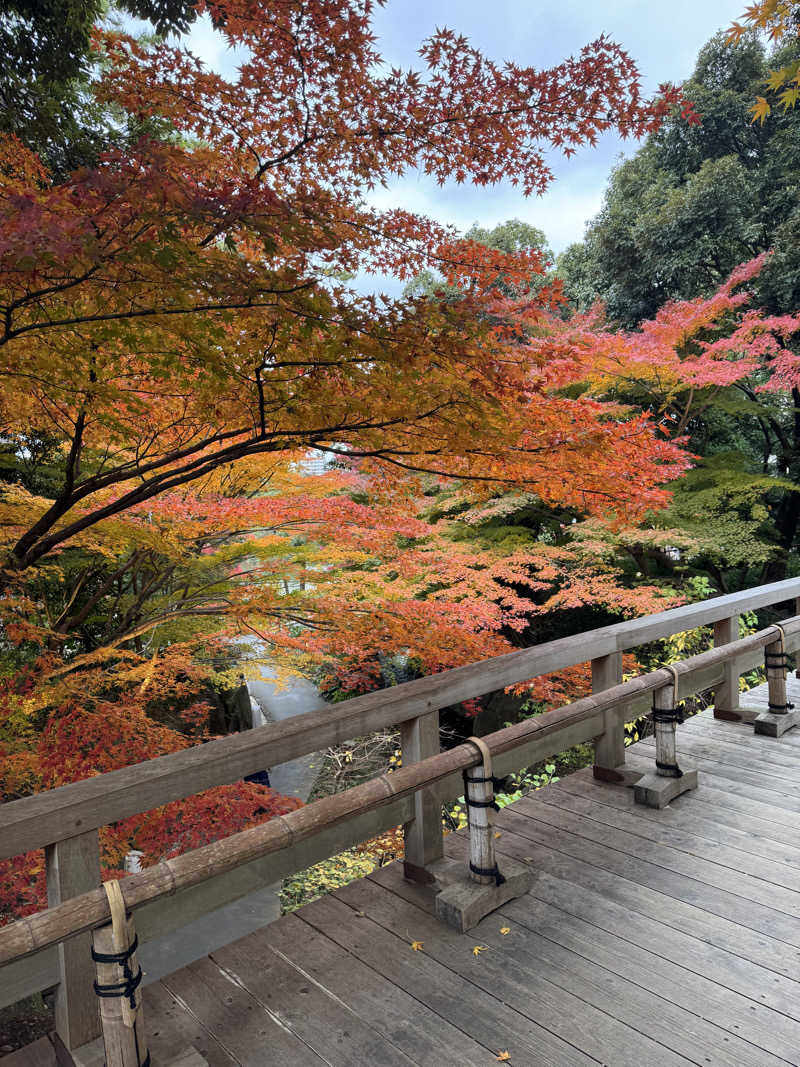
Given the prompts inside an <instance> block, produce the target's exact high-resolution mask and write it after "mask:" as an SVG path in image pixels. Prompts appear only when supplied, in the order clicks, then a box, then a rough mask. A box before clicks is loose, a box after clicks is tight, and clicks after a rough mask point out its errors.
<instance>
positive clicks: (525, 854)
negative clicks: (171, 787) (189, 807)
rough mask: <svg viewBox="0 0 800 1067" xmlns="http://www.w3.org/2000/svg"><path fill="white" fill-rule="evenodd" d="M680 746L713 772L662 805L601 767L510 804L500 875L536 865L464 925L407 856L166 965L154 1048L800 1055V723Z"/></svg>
mask: <svg viewBox="0 0 800 1067" xmlns="http://www.w3.org/2000/svg"><path fill="white" fill-rule="evenodd" d="M798 689H800V683H798ZM745 700H746V698H745ZM678 750H679V758H680V760H681V762H682V763H685V764H686V765H687V766H697V767H698V768H699V769H700V771H701V775H700V784H699V787H698V789H697V790H695V791H693V792H691V793H687V794H685V795H683V796H681V797H679V798H678V799H677V800H676V801H674V802H673V804H672V805H671V806H670V807H668V808H666V809H664V811H655V810H653V809H649V808H641V807H639V806H636V805H634V803H633V796H632V792H631V791H630V790H626V789H622V788H619V787H614V786H607V785H601V784H599V783H597V782H595V781H594V780H593V778H592V777H591V775H590V773H589V772H587V771H583V772H578V773H577V774H575V775H571V776H570V777H569V778H566V779H564V780H563V781H561V782H558V783H555V784H554V785H552V786H548V787H546V788H545V789H544V790H541V791H539V792H538V793H537V794H536V795H535V796H533V797H530V798H526V799H524V800H522V801H520V802H518V803H517V804H515V805H513V806H512V807H511V808H506V809H504V810H503V811H502V812H501V813H500V814H499V815H498V816H497V832H498V834H499V835H500V836H499V837H498V838H497V840H496V844H497V848H498V852H499V863H500V867H501V869H502V861H503V857H504V856H509V857H514V858H517V859H522V860H524V861H526V862H529V863H530V864H531V865H532V866H533V868H534V870H535V871H536V878H535V880H534V884H533V887H532V889H531V891H530V893H529V894H527V895H526V896H525V897H523V898H521V899H519V900H515V901H511V902H509V903H508V904H506V905H505V906H504V907H503V908H502V909H501V910H500V911H499V912H497V913H495V914H493V915H491V916H489V917H487V918H486V919H484V920H483V922H482V923H481V924H480V925H479V926H478V927H476V929H475V930H473V931H471V932H470V933H468V934H465V935H461V934H458V933H456V932H455V931H453V930H451V929H449V928H448V927H445V926H442V925H441V924H440V923H439V922H438V921H437V920H436V919H435V918H434V917H433V915H432V898H431V895H430V892H429V891H427V890H424V889H422V888H420V887H419V886H417V885H414V884H412V883H408V882H405V881H404V879H403V877H402V870H401V868H400V866H399V865H397V864H394V865H391V866H390V867H387V868H384V869H383V870H381V871H378V872H376V873H375V874H374V875H373V876H371V877H370V878H367V879H363V880H361V881H358V882H354V883H351V885H349V886H346V887H345V888H344V889H342V890H339V891H337V892H336V893H334V894H332V895H330V896H328V897H325V898H322V899H321V900H319V901H316V902H315V903H313V904H310V905H307V906H306V907H304V908H302V909H300V911H298V912H296V913H294V914H293V915H288V916H285V917H284V918H282V919H281V920H279V921H278V922H276V923H273V924H272V925H270V926H268V927H265V928H263V929H262V930H259V931H257V932H255V933H254V934H251V935H249V936H248V937H245V938H243V939H241V940H240V941H238V942H235V943H234V944H232V945H228V946H226V947H225V948H222V949H219V950H218V951H216V952H214V953H212V954H211V956H210V957H206V958H204V959H202V960H199V961H197V962H196V963H194V964H191V965H190V966H189V967H185V968H183V969H182V970H180V971H177V972H175V973H174V974H172V975H168V976H167V977H165V978H164V979H163V980H162V981H161V982H159V983H156V984H154V985H153V986H150V987H149V988H148V989H147V991H146V993H145V1010H146V1013H147V1015H146V1017H147V1028H148V1036H149V1043H150V1047H151V1050H152V1052H153V1058H154V1062H156V1063H157V1062H159V1060H161V1061H164V1060H167V1059H168V1058H169V1057H170V1056H172V1057H174V1056H175V1055H177V1054H178V1053H179V1052H180V1051H181V1049H182V1048H185V1047H186V1046H189V1045H193V1046H195V1047H196V1048H197V1049H198V1050H199V1051H200V1052H201V1053H202V1054H203V1055H204V1056H205V1057H206V1059H207V1060H208V1062H209V1064H210V1067H217V1065H230V1064H246V1065H251V1064H252V1065H253V1067H256V1065H257V1067H266V1065H269V1064H273V1063H274V1064H280V1065H281V1067H295V1065H298V1067H299V1065H305V1064H308V1065H310V1067H311V1065H317V1064H321V1063H324V1064H330V1065H342V1067H354V1065H356V1064H359V1065H360V1064H366V1063H372V1064H380V1065H388V1067H393V1065H409V1064H417V1065H420V1067H425V1065H431V1067H432V1065H434V1064H435V1065H437V1067H461V1065H462V1064H463V1065H466V1067H472V1065H476V1067H477V1065H479V1064H487V1065H489V1064H491V1063H495V1062H497V1060H496V1057H497V1055H498V1053H499V1052H501V1051H502V1050H505V1049H508V1051H509V1052H510V1054H511V1060H510V1061H508V1062H510V1063H511V1064H512V1067H515V1065H516V1067H522V1065H525V1067H541V1065H553V1067H566V1065H570V1067H571V1065H573V1064H574V1065H588V1064H608V1065H609V1067H640V1065H642V1064H645V1063H646V1064H648V1067H673V1065H682V1064H696V1065H698V1067H706V1065H712V1067H714V1065H718V1067H772V1065H773V1064H786V1063H791V1064H798V1065H800V838H797V837H796V834H795V833H794V831H796V830H798V829H800V734H799V735H798V737H795V736H793V734H792V733H789V734H787V735H785V737H784V738H781V739H778V740H775V739H771V738H770V739H768V738H760V737H759V738H756V737H754V735H753V734H752V728H746V727H742V726H741V725H737V724H733V723H724V722H715V721H714V720H713V719H711V718H710V717H709V716H708V715H707V714H704V715H702V716H698V717H696V718H695V719H693V720H690V721H689V722H687V723H686V724H684V725H683V726H682V727H681V728H680V734H679V739H678ZM628 757H629V760H630V762H631V764H632V765H633V766H635V767H636V768H637V769H638V768H644V767H652V760H653V749H652V745H651V744H650V743H649V742H647V741H644V742H640V743H638V744H637V745H635V746H633V747H632V748H631V749H629V750H628ZM795 840H797V844H795V843H794V842H795ZM446 850H447V852H448V854H449V855H451V856H458V857H462V858H464V857H465V855H466V842H465V839H464V836H463V834H453V835H451V836H450V837H449V838H448V839H447V841H446ZM503 930H507V931H508V932H507V933H503V932H502V931H503ZM412 941H421V942H423V949H422V950H421V951H419V952H415V951H413V950H412V948H411V942H412ZM475 947H479V948H481V951H480V952H479V953H478V954H477V955H475V954H474V953H473V949H474V948H475ZM97 1062H102V1060H100V1061H97ZM20 1067H29V1065H27V1064H21V1065H20Z"/></svg>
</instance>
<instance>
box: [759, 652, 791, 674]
mask: <svg viewBox="0 0 800 1067" xmlns="http://www.w3.org/2000/svg"><path fill="white" fill-rule="evenodd" d="M786 657H787V653H786V652H769V651H768V650H767V649H766V648H765V649H764V666H765V667H767V668H769V667H783V669H784V670H786V668H787V667H788V666H789V664H788V661H787V658H786Z"/></svg>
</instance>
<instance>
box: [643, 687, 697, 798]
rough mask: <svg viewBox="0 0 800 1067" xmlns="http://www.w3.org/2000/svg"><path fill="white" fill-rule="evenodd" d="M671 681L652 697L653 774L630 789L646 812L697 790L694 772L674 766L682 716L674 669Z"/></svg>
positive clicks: (647, 775)
mask: <svg viewBox="0 0 800 1067" xmlns="http://www.w3.org/2000/svg"><path fill="white" fill-rule="evenodd" d="M670 669H671V671H672V678H673V680H672V681H671V682H669V683H668V684H667V685H662V686H661V687H660V688H659V689H656V690H655V692H654V693H653V724H654V726H655V735H656V769H655V773H650V774H646V775H645V776H644V778H642V779H641V780H640V781H639V782H637V783H636V785H635V786H634V787H633V795H634V799H635V801H636V803H637V804H646V805H647V806H648V807H649V808H664V807H666V805H667V804H669V802H670V801H671V800H674V799H675V797H677V796H680V795H681V793H686V792H687V791H688V790H689V789H694V788H696V786H697V771H682V770H681V768H680V767H679V765H678V746H677V733H678V723H679V722H683V713H682V712H681V711H680V710H679V709H678V708H677V707H676V703H677V698H678V672H677V671H676V670H675V668H674V667H672V668H670Z"/></svg>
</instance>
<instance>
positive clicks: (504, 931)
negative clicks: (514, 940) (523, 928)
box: [500, 926, 511, 937]
mask: <svg viewBox="0 0 800 1067" xmlns="http://www.w3.org/2000/svg"><path fill="white" fill-rule="evenodd" d="M500 933H501V934H502V935H503V937H505V936H506V934H510V933H511V927H510V926H501V927H500Z"/></svg>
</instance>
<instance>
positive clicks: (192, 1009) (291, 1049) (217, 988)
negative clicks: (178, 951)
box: [162, 958, 326, 1067]
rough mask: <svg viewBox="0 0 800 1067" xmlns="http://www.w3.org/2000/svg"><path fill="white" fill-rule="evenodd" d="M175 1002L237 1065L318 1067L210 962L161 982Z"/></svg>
mask: <svg viewBox="0 0 800 1067" xmlns="http://www.w3.org/2000/svg"><path fill="white" fill-rule="evenodd" d="M162 984H163V985H164V986H165V987H166V988H167V989H168V990H169V991H170V993H172V995H173V996H174V997H175V999H176V1000H177V1001H178V1002H179V1003H180V1004H181V1005H182V1006H183V1007H184V1009H185V1010H186V1011H188V1012H189V1013H190V1014H191V1015H192V1016H194V1017H195V1018H197V1019H202V1022H203V1027H204V1028H205V1029H206V1030H207V1031H208V1032H209V1034H211V1035H212V1037H213V1038H214V1040H215V1041H216V1042H217V1043H218V1044H219V1045H220V1046H221V1047H222V1048H224V1049H225V1051H226V1052H227V1053H228V1055H230V1056H232V1057H233V1059H234V1060H235V1061H236V1062H237V1063H252V1064H256V1063H263V1062H264V1061H265V1060H266V1061H267V1062H269V1063H275V1064H282V1065H285V1067H294V1065H300V1064H303V1065H305V1064H308V1065H309V1067H311V1065H312V1064H322V1063H324V1062H326V1061H325V1060H324V1059H322V1058H321V1057H319V1056H317V1055H316V1054H315V1053H314V1052H313V1050H312V1049H310V1048H309V1047H308V1045H306V1044H305V1043H304V1042H303V1041H301V1040H300V1039H299V1038H298V1037H296V1036H295V1035H294V1034H292V1033H291V1032H290V1031H289V1030H288V1029H287V1028H286V1026H285V1025H284V1024H283V1023H282V1022H281V1020H280V1019H278V1018H276V1017H275V1016H274V1015H273V1014H272V1013H271V1012H269V1011H267V1010H266V1008H265V1007H264V1006H263V1005H262V1004H260V1003H259V1002H258V1000H256V999H255V997H253V996H252V995H251V994H250V993H249V992H248V991H247V990H246V989H245V988H244V987H243V986H241V985H240V984H239V983H237V982H236V981H233V980H232V979H231V976H230V975H229V974H228V973H227V972H225V971H222V970H220V968H219V967H218V966H217V965H216V964H215V963H214V962H213V961H212V960H210V959H208V958H205V959H202V960H198V961H197V962H196V963H192V964H190V965H189V966H188V967H183V968H181V970H179V971H175V973H174V974H171V975H168V976H167V977H166V978H163V979H162Z"/></svg>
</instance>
